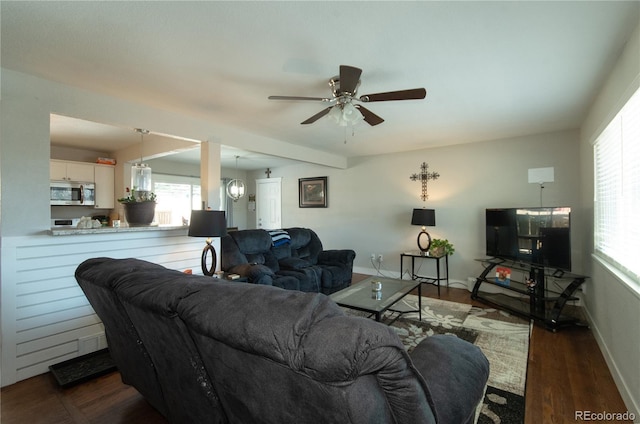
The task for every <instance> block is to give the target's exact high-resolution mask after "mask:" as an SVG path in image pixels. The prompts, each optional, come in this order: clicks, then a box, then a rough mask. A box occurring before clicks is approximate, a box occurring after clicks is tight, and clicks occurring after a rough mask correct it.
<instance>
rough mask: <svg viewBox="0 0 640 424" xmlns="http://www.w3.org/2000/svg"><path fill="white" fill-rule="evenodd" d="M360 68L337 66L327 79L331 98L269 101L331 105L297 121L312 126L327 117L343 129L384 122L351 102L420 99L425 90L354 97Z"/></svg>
mask: <svg viewBox="0 0 640 424" xmlns="http://www.w3.org/2000/svg"><path fill="white" fill-rule="evenodd" d="M361 74H362V69H360V68H356V67H353V66H347V65H340V75H337V76H335V77H333V78H331V79H330V80H329V87H331V91H332V94H333V96H332V97H300V96H269V99H270V100H311V101H319V102H326V103H332V105H331V106H329V107H327V108H326V109H323V110H321V111H320V112H318V113H316V114H315V115H313V116H312V117H311V118H309V119H307V120H306V121H303V122H301V124H302V125H306V124H312V123H314V122H316V121H317V120H318V119H320V118H322V117H323V116H325V115H329V117H330V118H333V119H334V120H335V121H336V122H337V123H338V124H339V125H342V126H346V125H349V124H355V123H357V122H359V121H361V120H364V121H365V122H366V123H368V124H369V125H371V126H373V125H378V124H381V123H383V122H384V119H382V118H381V117H379V116H378V115H376V114H375V113H373V112H371V111H370V110H369V109H367V108H365V107H364V106H362V105H361V104H354V102H362V103H369V102H386V101H390V100H417V99H424V98H425V97H426V95H427V90H425V89H424V88H414V89H410V90H400V91H388V92H385V93H375V94H365V95H364V96H360V97H357V92H358V87H359V86H360V75H361Z"/></svg>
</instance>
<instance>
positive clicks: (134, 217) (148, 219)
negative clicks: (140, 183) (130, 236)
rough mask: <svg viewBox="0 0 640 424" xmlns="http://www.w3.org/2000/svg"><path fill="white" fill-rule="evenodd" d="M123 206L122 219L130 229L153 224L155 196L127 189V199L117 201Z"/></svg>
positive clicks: (134, 189)
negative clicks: (123, 218)
mask: <svg viewBox="0 0 640 424" xmlns="http://www.w3.org/2000/svg"><path fill="white" fill-rule="evenodd" d="M118 202H120V203H122V205H123V206H124V217H125V219H126V220H127V222H128V223H129V226H130V227H140V226H145V225H149V224H151V223H152V222H153V217H154V215H155V213H156V195H155V193H153V192H150V191H138V190H136V188H135V187H134V188H132V189H129V187H127V197H123V198H121V199H118Z"/></svg>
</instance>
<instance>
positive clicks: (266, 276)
mask: <svg viewBox="0 0 640 424" xmlns="http://www.w3.org/2000/svg"><path fill="white" fill-rule="evenodd" d="M228 272H229V273H230V274H238V275H239V276H241V277H246V278H247V280H248V281H249V282H250V283H253V284H264V285H268V286H271V285H273V277H274V276H275V274H274V272H273V270H271V268H269V267H268V266H266V265H261V264H240V265H236V266H234V267H231V268H230V269H229V271H228Z"/></svg>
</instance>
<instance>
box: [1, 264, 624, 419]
mask: <svg viewBox="0 0 640 424" xmlns="http://www.w3.org/2000/svg"><path fill="white" fill-rule="evenodd" d="M360 278H362V276H359V275H358V276H356V278H355V279H354V281H357V280H358V279H360ZM423 295H425V296H429V297H437V292H436V289H435V287H432V286H427V285H425V287H423ZM441 299H444V300H450V301H453V302H460V303H471V304H475V305H478V306H483V305H482V304H481V303H479V302H475V301H472V300H471V297H470V293H469V292H468V291H467V290H463V289H454V288H448V289H447V288H442V290H441ZM1 401H2V405H1V409H0V422H2V424H14V423H15V424H24V423H28V424H54V423H55V424H57V423H70V424H89V423H91V424H99V423H104V424H116V423H122V424H128V423H136V424H137V423H145V424H165V423H167V421H166V420H165V419H164V418H163V417H162V416H160V414H158V413H157V412H156V411H155V410H154V409H153V408H152V407H151V406H149V404H148V403H147V402H146V401H145V400H144V399H143V398H142V397H141V396H140V394H139V393H138V392H137V391H136V390H135V389H133V388H131V387H129V386H126V385H124V384H122V382H121V381H120V375H119V374H118V373H117V372H114V373H111V374H109V375H106V376H103V377H100V378H97V379H95V380H92V381H89V382H87V383H84V384H81V385H78V386H75V387H72V388H69V389H60V388H58V386H57V385H56V383H55V380H54V379H53V377H52V376H51V375H50V374H43V375H39V376H37V377H33V378H30V379H28V380H24V381H21V382H19V383H17V384H14V385H11V386H8V387H5V388H3V389H2V396H1ZM585 410H586V411H594V412H595V411H597V412H602V411H606V412H625V411H626V407H625V406H624V403H623V402H622V398H621V397H620V394H619V392H618V390H617V388H616V386H615V384H614V382H613V378H612V377H611V374H610V373H609V370H608V368H607V366H606V363H605V361H604V358H603V357H602V354H601V353H600V350H599V348H598V345H597V344H596V341H595V339H594V337H593V334H592V333H591V331H590V330H588V329H585V328H569V329H564V330H561V331H558V332H557V333H552V332H549V331H546V330H544V329H542V328H540V327H535V328H534V330H533V333H532V336H531V344H530V349H529V366H528V371H527V386H526V411H525V414H526V418H525V423H526V424H538V423H545V424H552V423H574V422H576V420H575V411H585Z"/></svg>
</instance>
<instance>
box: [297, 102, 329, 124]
mask: <svg viewBox="0 0 640 424" xmlns="http://www.w3.org/2000/svg"><path fill="white" fill-rule="evenodd" d="M332 107H333V106H329V107H328V108H326V109H322V110H321V111H320V112H318V113H316V114H315V115H313V116H312V117H311V118H309V119H307V120H306V121H303V122H300V124H302V125H306V124H313V123H314V122H316V121H317V120H318V119H320V118H322V117H323V116H324V115H326V114H327V113H329V111H330V110H331V108H332Z"/></svg>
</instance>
